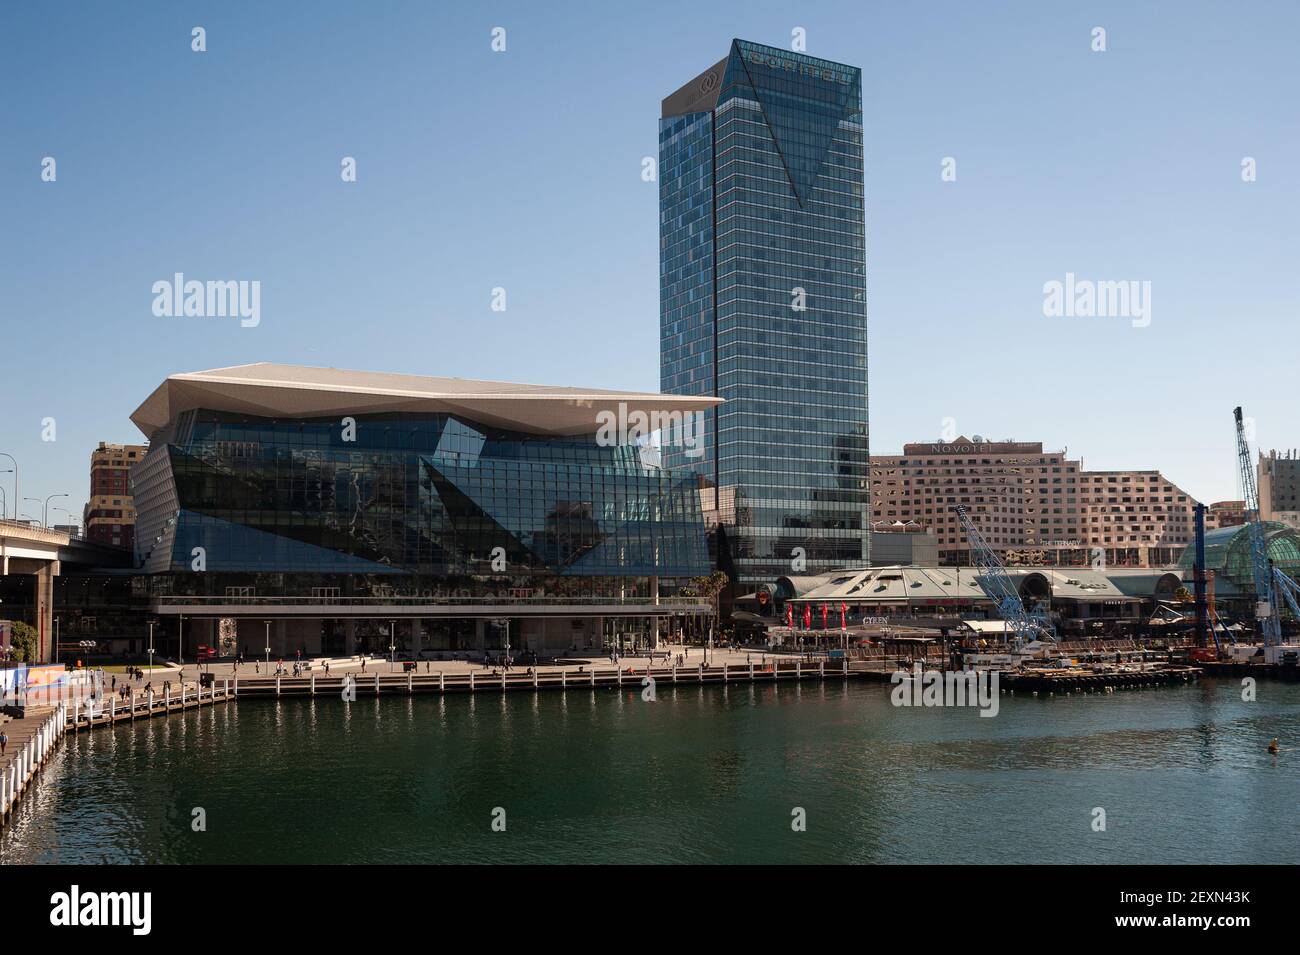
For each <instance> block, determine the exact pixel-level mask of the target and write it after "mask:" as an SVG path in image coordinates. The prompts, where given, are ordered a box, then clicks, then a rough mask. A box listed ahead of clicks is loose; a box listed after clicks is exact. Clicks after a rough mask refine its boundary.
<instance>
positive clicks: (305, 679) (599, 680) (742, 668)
mask: <svg viewBox="0 0 1300 955" xmlns="http://www.w3.org/2000/svg"><path fill="white" fill-rule="evenodd" d="M865 675H866V674H865V673H864V671H862V670H859V669H853V668H850V667H849V664H848V661H847V660H834V661H825V660H821V661H818V662H816V663H807V662H805V661H802V660H778V661H772V662H768V663H766V664H757V663H748V664H724V665H722V666H708V667H706V666H704V665H703V664H701V665H699V666H694V667H676V666H658V667H657V666H653V665H647V666H641V667H631V668H626V669H619V668H614V667H609V668H605V669H601V668H597V667H590V668H588V667H583V668H581V669H579V670H572V669H567V668H555V669H548V668H546V667H540V668H534V669H533V670H532V671H531V672H530V671H529V670H527V669H512V670H509V671H504V670H500V669H497V670H487V669H484V670H471V671H468V672H459V673H446V672H427V673H421V672H418V671H416V670H412V671H409V672H405V673H381V672H379V671H371V672H368V673H367V672H362V673H355V672H351V673H344V674H338V673H336V674H330V675H329V676H324V675H322V674H317V673H312V674H308V675H306V676H300V677H255V678H253V679H244V680H239V681H238V682H237V684H236V685H235V687H234V688H233V689H232V690H231V693H232V695H236V696H239V697H244V696H325V695H333V696H340V697H341V696H342V695H343V694H344V692H347V693H348V694H349V695H353V696H357V697H360V696H391V695H393V694H415V693H444V694H446V693H493V692H496V693H505V692H510V691H512V690H568V689H572V690H578V689H583V688H584V687H585V688H590V687H615V688H617V687H629V688H632V687H636V688H643V687H648V686H649V685H650V683H649V682H648V680H652V681H653V682H654V685H655V686H656V687H667V686H687V685H692V684H695V685H700V684H705V683H710V684H714V683H776V682H781V683H785V682H788V681H791V680H796V681H797V680H826V679H832V678H836V679H849V678H861V677H863V676H865Z"/></svg>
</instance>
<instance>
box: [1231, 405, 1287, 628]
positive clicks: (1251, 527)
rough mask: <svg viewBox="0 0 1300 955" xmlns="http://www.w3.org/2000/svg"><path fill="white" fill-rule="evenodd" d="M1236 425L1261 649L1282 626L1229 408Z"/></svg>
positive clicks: (1250, 472) (1255, 499) (1251, 483)
mask: <svg viewBox="0 0 1300 955" xmlns="http://www.w3.org/2000/svg"><path fill="white" fill-rule="evenodd" d="M1232 416H1233V418H1234V419H1235V420H1236V422H1237V468H1238V469H1239V470H1240V472H1241V493H1242V498H1243V499H1244V500H1245V502H1246V515H1247V521H1246V528H1247V534H1248V535H1249V538H1248V540H1249V543H1250V570H1251V574H1252V576H1253V577H1254V578H1255V618H1256V619H1257V620H1258V622H1259V630H1260V633H1261V635H1262V636H1263V638H1264V646H1266V647H1275V646H1277V645H1279V644H1280V643H1281V642H1282V624H1281V621H1280V620H1279V619H1278V615H1277V595H1276V594H1275V593H1274V589H1273V572H1272V566H1271V565H1270V564H1269V561H1268V539H1267V535H1266V534H1265V532H1264V522H1263V521H1262V520H1260V516H1259V489H1258V488H1257V487H1256V486H1255V462H1254V461H1253V460H1252V459H1251V455H1250V442H1248V441H1247V440H1246V428H1245V426H1244V424H1243V422H1242V417H1241V408H1239V407H1238V408H1233V409H1232Z"/></svg>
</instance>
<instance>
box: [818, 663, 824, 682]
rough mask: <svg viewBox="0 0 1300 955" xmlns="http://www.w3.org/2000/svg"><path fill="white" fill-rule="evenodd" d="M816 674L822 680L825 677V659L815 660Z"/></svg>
mask: <svg viewBox="0 0 1300 955" xmlns="http://www.w3.org/2000/svg"><path fill="white" fill-rule="evenodd" d="M817 675H818V676H819V677H821V678H822V679H823V680H824V679H826V661H825V660H818V661H817Z"/></svg>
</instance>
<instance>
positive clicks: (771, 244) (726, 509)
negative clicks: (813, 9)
mask: <svg viewBox="0 0 1300 955" xmlns="http://www.w3.org/2000/svg"><path fill="white" fill-rule="evenodd" d="M863 186H864V183H863V152H862V76H861V71H860V70H859V69H858V68H857V67H853V66H845V65H843V64H840V63H834V62H831V61H829V60H823V59H818V58H816V57H812V56H807V55H806V54H803V53H796V52H792V51H789V50H782V49H777V48H775V47H769V46H763V45H760V44H757V43H750V42H747V41H745V40H734V41H733V42H732V44H731V48H730V50H729V51H728V53H727V55H726V56H725V57H724V58H723V59H721V60H720V61H718V62H717V63H716V64H714V65H713V66H712V67H709V68H708V69H706V70H705V71H704V72H702V73H701V74H699V75H698V76H696V77H694V78H693V79H691V80H690V81H689V82H687V83H686V84H685V85H684V86H682V87H681V88H679V89H678V90H676V91H675V92H673V93H672V94H671V95H669V96H668V97H667V98H666V99H664V101H663V104H662V109H661V113H660V118H659V222H660V226H659V228H660V232H659V237H660V259H659V274H660V388H661V390H662V391H665V392H668V393H671V394H676V395H717V396H719V397H721V398H724V399H725V401H726V403H725V404H722V405H719V406H716V407H714V408H713V409H712V410H711V411H710V413H709V417H710V422H709V424H710V427H708V428H707V429H706V440H705V447H704V453H703V454H702V455H700V456H698V457H695V458H690V457H687V456H686V455H685V454H683V453H682V452H681V451H680V450H677V451H670V453H669V454H668V455H667V456H666V458H665V460H666V461H667V462H668V463H669V464H670V465H671V466H673V467H674V468H677V467H683V468H690V469H693V470H694V471H695V472H696V473H697V474H698V475H699V477H700V480H701V484H702V494H701V496H702V500H703V504H704V507H705V516H706V521H707V522H708V523H709V525H710V527H711V528H712V529H714V531H715V540H716V545H717V547H716V555H715V556H716V560H717V561H718V563H719V565H720V566H721V567H722V569H723V570H725V571H727V572H728V573H729V574H730V575H731V576H732V578H733V579H735V580H739V581H740V582H742V583H743V584H745V585H749V584H765V583H769V582H771V581H773V580H775V579H777V578H778V577H781V576H783V575H787V574H790V573H792V572H794V573H808V574H815V573H820V572H824V571H828V570H833V569H837V568H841V567H845V566H863V565H865V564H866V563H867V561H868V557H869V555H868V543H869V539H868V530H869V526H870V504H869V494H870V489H869V487H868V467H869V449H868V434H867V306H866V252H865V232H866V222H865V213H864V206H863Z"/></svg>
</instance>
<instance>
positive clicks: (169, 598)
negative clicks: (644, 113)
mask: <svg viewBox="0 0 1300 955" xmlns="http://www.w3.org/2000/svg"><path fill="white" fill-rule="evenodd" d="M153 603H154V604H156V605H157V606H167V607H171V606H192V605H196V604H197V605H206V604H211V605H217V606H232V607H240V606H252V607H256V606H267V607H274V606H277V605H284V606H290V605H312V606H322V607H410V606H437V607H451V606H461V605H465V606H470V607H473V606H490V607H497V606H523V607H526V606H628V607H654V606H659V607H706V608H708V607H709V604H708V603H707V602H705V601H701V600H700V599H698V598H696V597H591V596H586V597H552V596H547V597H510V596H499V597H451V596H445V595H441V596H412V597H407V596H393V597H344V596H337V597H335V596H331V597H311V596H301V597H269V596H268V597H258V596H239V597H235V596H230V597H223V596H212V595H201V596H200V595H195V596H187V595H184V594H165V595H162V594H160V595H158V596H155V597H154V598H153ZM710 609H711V608H710Z"/></svg>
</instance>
